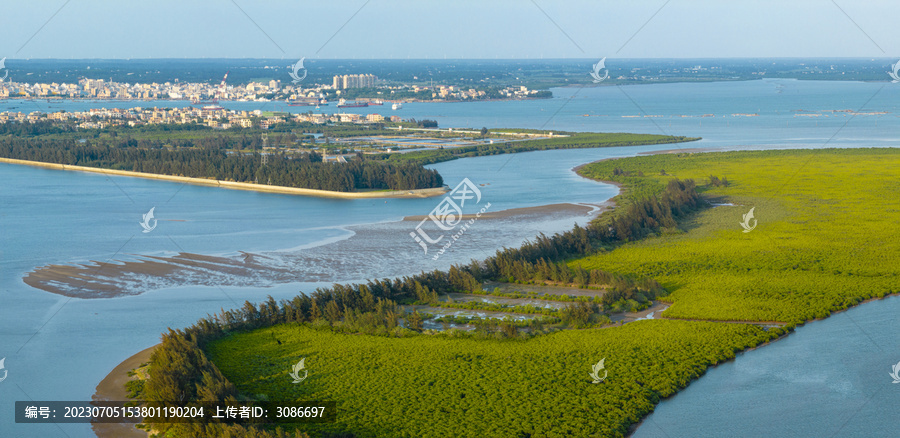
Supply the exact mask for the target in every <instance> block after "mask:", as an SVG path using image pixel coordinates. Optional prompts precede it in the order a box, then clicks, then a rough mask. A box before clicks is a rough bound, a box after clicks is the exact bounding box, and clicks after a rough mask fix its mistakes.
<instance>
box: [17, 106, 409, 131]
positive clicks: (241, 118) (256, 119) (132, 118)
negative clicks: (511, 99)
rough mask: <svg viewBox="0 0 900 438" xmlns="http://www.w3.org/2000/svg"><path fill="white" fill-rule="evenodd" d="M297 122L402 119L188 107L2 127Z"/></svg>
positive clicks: (45, 117)
mask: <svg viewBox="0 0 900 438" xmlns="http://www.w3.org/2000/svg"><path fill="white" fill-rule="evenodd" d="M286 121H294V122H298V123H303V122H306V123H313V124H319V125H321V124H326V123H338V122H344V123H358V124H373V123H381V122H385V121H389V122H400V121H401V118H400V116H396V115H393V116H382V115H380V114H351V113H334V114H326V113H312V112H307V113H301V114H291V113H287V112H277V113H276V112H268V111H265V112H264V111H261V110H254V111H240V110H227V109H225V108H222V107H220V106H217V105H206V106H202V107H194V106H186V107H183V108H141V107H135V108H128V109H124V108H92V109H89V110H86V111H58V112H52V113H45V112H42V111H31V112H28V113H25V112H15V111H6V112H2V113H0V124H3V123H38V122H49V123H52V124H70V125H73V126H75V127H76V128H80V129H106V128H109V127H116V126H130V127H134V126H142V125H161V124H175V125H191V124H199V125H206V126H209V127H211V128H215V129H230V128H258V129H269V128H270V127H272V126H273V125H275V124H277V123H283V122H286Z"/></svg>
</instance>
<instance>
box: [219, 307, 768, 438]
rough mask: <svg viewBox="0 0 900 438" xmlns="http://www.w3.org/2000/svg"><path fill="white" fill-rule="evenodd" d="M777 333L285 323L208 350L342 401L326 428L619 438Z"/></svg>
mask: <svg viewBox="0 0 900 438" xmlns="http://www.w3.org/2000/svg"><path fill="white" fill-rule="evenodd" d="M273 334H274V336H275V338H277V339H279V340H280V341H281V343H280V344H279V343H276V342H274V341H272V336H273ZM774 336H776V332H774V331H771V332H766V331H763V330H762V329H760V328H757V327H753V326H749V325H739V324H716V323H707V322H684V321H658V320H651V321H640V322H635V323H632V324H628V325H626V326H623V327H618V328H615V329H605V330H572V331H563V332H556V333H553V334H549V335H545V336H539V337H535V338H532V339H529V340H527V341H511V340H506V341H503V340H478V339H471V338H468V337H454V336H453V335H452V332H451V334H448V335H438V336H427V335H416V336H411V337H405V338H399V339H398V338H385V337H372V336H358V335H350V334H337V333H331V332H327V331H316V330H311V329H309V328H305V327H297V326H296V325H293V324H283V325H278V326H275V327H270V328H266V329H262V330H257V331H253V332H249V333H241V334H233V335H229V336H227V337H225V338H223V339H221V340H219V341H215V342H213V343H212V344H210V345H209V347H208V348H207V351H208V353H209V359H210V360H211V361H212V362H213V363H215V364H216V366H218V367H219V369H221V370H223V374H224V375H225V377H226V378H228V380H229V381H232V382H237V385H236V387H237V390H238V391H239V392H240V393H242V394H265V395H266V397H267V398H268V399H269V400H311V399H327V400H337V401H338V406H339V413H338V419H337V422H336V423H334V424H332V425H315V426H304V427H307V430H308V431H309V433H312V434H313V435H314V436H315V434H316V433H323V432H331V433H337V432H350V433H352V434H354V435H353V436H358V437H395V436H417V437H447V436H482V437H495V436H496V437H510V436H512V437H515V436H543V437H570V436H597V437H615V436H624V434H625V433H626V432H627V427H628V426H629V425H630V424H633V423H635V422H637V421H639V420H640V419H641V418H642V417H643V416H644V415H646V414H648V413H649V412H650V411H652V410H653V406H654V405H655V404H656V403H657V402H658V401H659V400H660V399H661V398H664V397H668V396H670V395H672V394H674V393H675V392H676V391H677V390H678V389H680V388H682V387H684V386H685V385H687V384H688V383H689V382H690V381H691V380H693V379H695V378H697V377H699V376H700V375H702V374H703V373H704V371H705V370H706V368H708V367H709V366H710V365H712V364H715V363H718V362H722V361H725V360H728V359H730V358H733V357H734V354H735V352H737V351H740V350H743V349H745V348H747V347H751V346H754V345H758V344H759V343H761V342H765V341H767V340H769V339H772V338H773V337H774ZM300 357H306V358H307V359H306V365H307V368H308V369H309V370H310V377H309V378H308V379H307V381H305V382H304V383H303V384H299V385H292V384H291V383H290V382H291V379H290V377H288V375H287V373H288V371H290V365H291V364H293V363H295V362H296V361H297V360H298V359H299V358H300ZM603 358H606V367H607V370H608V372H609V375H608V377H607V379H606V380H605V381H604V382H603V383H601V384H592V383H591V379H590V377H589V376H588V373H589V372H590V370H591V368H590V367H591V365H592V364H594V363H596V362H598V361H599V360H600V359H603ZM348 436H349V435H348Z"/></svg>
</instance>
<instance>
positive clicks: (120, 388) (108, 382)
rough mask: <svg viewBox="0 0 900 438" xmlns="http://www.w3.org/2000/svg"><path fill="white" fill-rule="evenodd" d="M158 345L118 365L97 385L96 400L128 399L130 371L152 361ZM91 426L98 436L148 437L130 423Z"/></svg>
mask: <svg viewBox="0 0 900 438" xmlns="http://www.w3.org/2000/svg"><path fill="white" fill-rule="evenodd" d="M156 347H157V345H154V346H152V347H150V348H147V349H145V350H143V351H141V352H139V353H137V354H135V355H134V356H131V357H129V358H128V359H125V361H124V362H122V363H120V364H119V365H116V367H115V368H113V370H112V371H110V372H109V374H108V375H107V376H106V377H105V378H103V380H101V381H100V383H99V384H98V385H97V389H96V392H95V393H94V396H93V397H91V399H92V400H94V401H117V402H120V401H128V392H127V391H126V390H125V383H126V382H128V381H129V380H131V379H132V378H131V377H130V376H129V375H128V372H129V371H131V370H133V369H135V368H137V367H139V366H140V365H141V364H142V363H145V362H149V361H150V355H151V354H152V353H153V350H155V349H156ZM91 428H92V429H93V430H94V433H95V434H97V437H98V438H147V432H144V431H143V430H140V429H137V428H135V427H134V424H130V423H91Z"/></svg>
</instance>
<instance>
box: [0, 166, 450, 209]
mask: <svg viewBox="0 0 900 438" xmlns="http://www.w3.org/2000/svg"><path fill="white" fill-rule="evenodd" d="M0 163H8V164H19V165H25V166H34V167H43V168H46V169H55V170H75V171H79V172H92V173H102V174H104V175H117V176H129V177H135V178H146V179H155V180H163V181H174V182H181V183H185V184H194V185H202V186H211V187H222V188H226V189H234V190H252V191H255V192H263V193H278V194H283V195H299V196H315V197H320V198H341V199H370V198H429V197H432V196H440V195H443V194H444V193H447V191H448V190H449V189H448V188H447V187H439V188H433V189H413V190H385V191H371V192H335V191H331V190H315V189H302V188H298V187H284V186H270V185H266V184H251V183H244V182H234V181H220V180H217V179H206V178H193V177H187V176H173V175H159V174H155V173H144V172H132V171H130V170H113V169H103V168H99V167H87V166H73V165H69V164H56V163H43V162H40V161H27V160H17V159H13V158H2V157H0Z"/></svg>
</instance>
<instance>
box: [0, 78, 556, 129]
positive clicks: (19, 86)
mask: <svg viewBox="0 0 900 438" xmlns="http://www.w3.org/2000/svg"><path fill="white" fill-rule="evenodd" d="M227 79H228V74H227V73H226V74H225V76H224V77H223V78H222V81H221V82H220V83H219V84H211V83H181V82H179V81H178V80H174V81H172V82H165V83H149V84H140V83H134V84H129V83H124V82H113V81H111V80H104V79H81V80H79V81H78V82H77V83H56V82H54V83H34V84H29V83H22V82H13V81H7V82H0V101H2V100H7V101H8V102H19V101H21V102H23V104H24V103H27V102H33V101H35V100H41V101H44V100H46V101H47V102H48V103H53V102H65V101H67V100H71V101H75V100H88V101H91V102H93V103H96V102H98V101H100V102H102V101H110V102H117V101H172V103H173V105H172V107H152V108H145V107H134V108H129V109H124V108H111V109H107V108H91V109H88V110H84V111H62V110H61V111H56V112H51V111H44V110H42V109H40V108H39V109H37V110H34V111H4V112H0V123H28V122H30V123H35V122H42V121H47V122H51V123H54V124H69V125H73V126H74V127H76V128H81V129H105V128H107V127H114V126H132V127H133V126H141V125H158V124H181V125H183V124H202V125H206V126H209V127H212V128H218V129H230V128H259V129H269V127H271V126H272V125H274V124H277V123H281V122H284V121H287V120H292V121H295V122H308V123H313V124H325V123H337V122H344V123H347V122H349V123H361V124H369V123H380V122H385V121H389V122H399V121H401V118H400V117H399V116H397V115H382V114H377V113H376V114H362V115H360V114H349V113H344V112H342V111H341V110H342V109H343V108H360V107H368V106H384V108H385V110H388V109H389V110H390V111H398V110H400V109H402V108H403V103H405V102H417V101H423V100H427V101H430V102H452V101H473V100H482V99H528V98H535V97H541V96H544V94H543V93H549V92H546V91H538V90H529V89H528V88H527V87H525V86H509V87H504V88H500V89H491V90H479V89H475V88H468V89H461V88H460V87H455V86H445V85H431V86H420V85H388V84H385V83H382V82H380V81H379V80H378V78H377V77H376V76H375V75H372V74H359V75H336V76H334V77H333V78H332V82H331V83H330V84H326V85H319V84H310V85H309V86H307V87H302V86H300V85H296V84H293V83H292V82H287V83H286V84H282V82H281V81H280V80H274V79H273V80H269V81H268V82H266V83H263V82H250V83H247V84H244V85H227V82H226V81H227ZM351 95H352V97H350V96H351ZM373 96H377V97H373ZM344 97H347V99H345V98H344ZM350 99H352V100H350ZM185 101H189V102H190V105H185ZM224 102H273V103H275V106H276V108H275V109H276V111H275V112H272V111H261V110H255V111H246V110H232V109H226V108H224V107H223V106H221V104H222V103H224ZM282 104H283V106H282ZM329 105H331V106H332V107H334V108H337V109H338V111H336V112H331V113H326V112H325V111H320V110H321V108H322V107H328V106H329ZM279 107H280V108H279ZM285 107H310V110H313V109H315V110H316V111H317V112H316V113H314V112H313V111H307V112H304V113H301V114H296V113H292V112H290V111H286V110H287V108H285ZM10 109H17V108H10Z"/></svg>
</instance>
